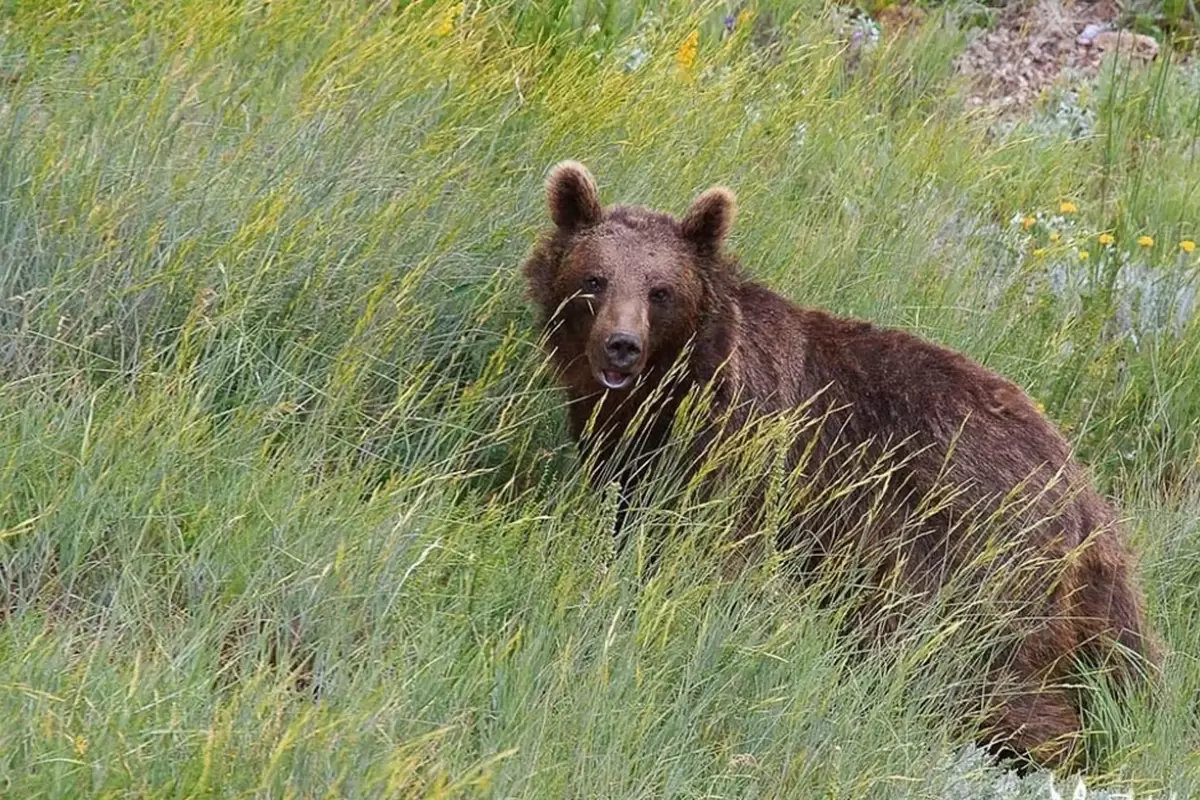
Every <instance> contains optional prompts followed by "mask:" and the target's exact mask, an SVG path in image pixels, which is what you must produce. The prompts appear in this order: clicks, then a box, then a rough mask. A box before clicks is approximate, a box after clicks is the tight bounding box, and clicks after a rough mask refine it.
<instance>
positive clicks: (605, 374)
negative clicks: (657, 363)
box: [599, 369, 633, 389]
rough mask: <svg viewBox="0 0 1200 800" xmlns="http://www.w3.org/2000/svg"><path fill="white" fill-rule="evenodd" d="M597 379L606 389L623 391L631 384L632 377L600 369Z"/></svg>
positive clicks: (612, 370) (613, 370)
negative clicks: (598, 378)
mask: <svg viewBox="0 0 1200 800" xmlns="http://www.w3.org/2000/svg"><path fill="white" fill-rule="evenodd" d="M599 377H600V383H602V384H604V388H606V389H624V388H626V387H627V386H629V384H631V383H633V375H631V374H629V373H627V372H620V371H618V370H615V369H602V370H600V375H599Z"/></svg>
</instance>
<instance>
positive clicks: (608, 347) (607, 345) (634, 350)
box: [604, 331, 642, 369]
mask: <svg viewBox="0 0 1200 800" xmlns="http://www.w3.org/2000/svg"><path fill="white" fill-rule="evenodd" d="M604 354H605V355H607V356H608V363H610V364H612V365H613V366H614V367H616V368H617V369H630V368H632V367H634V366H636V365H637V363H638V361H640V360H641V358H642V337H640V336H638V335H637V334H636V333H630V332H629V331H617V332H616V333H613V334H610V335H609V337H608V339H606V340H605V342H604Z"/></svg>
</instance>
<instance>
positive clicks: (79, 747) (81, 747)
mask: <svg viewBox="0 0 1200 800" xmlns="http://www.w3.org/2000/svg"><path fill="white" fill-rule="evenodd" d="M73 744H74V745H75V755H78V756H82V755H86V754H87V751H88V740H87V739H85V738H83V737H82V736H76V737H74V741H73Z"/></svg>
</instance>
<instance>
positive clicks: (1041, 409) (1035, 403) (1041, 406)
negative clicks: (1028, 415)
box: [1033, 400, 1046, 414]
mask: <svg viewBox="0 0 1200 800" xmlns="http://www.w3.org/2000/svg"><path fill="white" fill-rule="evenodd" d="M1033 407H1034V408H1036V409H1037V412H1038V413H1039V414H1045V413H1046V406H1045V405H1044V404H1043V403H1042V401H1041V400H1034V401H1033Z"/></svg>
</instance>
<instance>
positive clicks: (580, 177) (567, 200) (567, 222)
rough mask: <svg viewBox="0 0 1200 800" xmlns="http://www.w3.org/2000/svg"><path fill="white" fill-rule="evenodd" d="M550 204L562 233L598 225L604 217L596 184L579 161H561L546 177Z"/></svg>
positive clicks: (556, 223) (553, 217) (551, 214)
mask: <svg viewBox="0 0 1200 800" xmlns="http://www.w3.org/2000/svg"><path fill="white" fill-rule="evenodd" d="M546 205H547V206H548V207H549V209H550V218H551V219H553V220H554V224H555V225H557V226H558V227H559V229H560V230H564V231H574V230H578V229H580V228H586V227H588V226H590V225H595V224H596V223H598V222H599V221H600V220H601V218H602V217H603V216H604V209H603V208H602V207H601V206H600V193H599V192H598V191H597V190H596V181H595V179H593V178H592V173H590V172H588V170H587V167H585V166H584V165H583V164H580V163H579V162H578V161H561V162H559V163H558V164H555V165H554V168H553V169H551V170H550V175H549V176H548V177H547V178H546Z"/></svg>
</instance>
